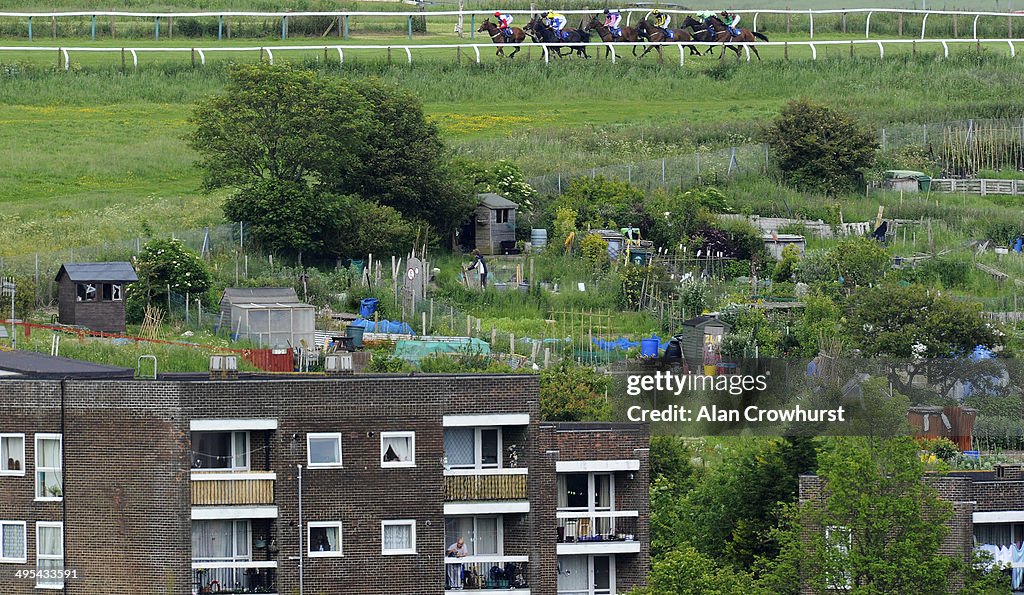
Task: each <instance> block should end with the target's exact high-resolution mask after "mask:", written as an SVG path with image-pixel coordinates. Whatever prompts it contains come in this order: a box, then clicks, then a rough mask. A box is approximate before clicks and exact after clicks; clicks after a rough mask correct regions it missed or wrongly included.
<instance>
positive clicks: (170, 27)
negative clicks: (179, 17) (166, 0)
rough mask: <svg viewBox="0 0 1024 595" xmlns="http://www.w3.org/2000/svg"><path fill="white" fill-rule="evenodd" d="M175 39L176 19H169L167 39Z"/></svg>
mask: <svg viewBox="0 0 1024 595" xmlns="http://www.w3.org/2000/svg"><path fill="white" fill-rule="evenodd" d="M172 37H174V17H171V16H169V17H167V39H170V38H172Z"/></svg>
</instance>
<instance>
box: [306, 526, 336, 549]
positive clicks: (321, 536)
mask: <svg viewBox="0 0 1024 595" xmlns="http://www.w3.org/2000/svg"><path fill="white" fill-rule="evenodd" d="M309 542H310V543H309V551H311V552H336V551H338V528H337V527H313V528H312V529H310V531H309Z"/></svg>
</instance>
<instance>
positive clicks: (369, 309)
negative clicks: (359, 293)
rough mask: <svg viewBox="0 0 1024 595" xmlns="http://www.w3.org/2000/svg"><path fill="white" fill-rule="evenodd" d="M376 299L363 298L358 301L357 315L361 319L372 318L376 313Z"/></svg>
mask: <svg viewBox="0 0 1024 595" xmlns="http://www.w3.org/2000/svg"><path fill="white" fill-rule="evenodd" d="M377 301H378V300H377V298H363V299H361V300H359V315H360V316H362V317H363V318H369V317H371V316H373V313H374V312H376V311H377Z"/></svg>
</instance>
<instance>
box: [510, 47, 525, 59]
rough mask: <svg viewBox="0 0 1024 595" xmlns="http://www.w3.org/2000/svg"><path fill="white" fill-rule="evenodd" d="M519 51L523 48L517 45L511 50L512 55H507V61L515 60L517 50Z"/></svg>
mask: <svg viewBox="0 0 1024 595" xmlns="http://www.w3.org/2000/svg"><path fill="white" fill-rule="evenodd" d="M521 49H523V46H520V45H517V46H516V49H514V50H512V53H511V54H509V55H508V58H509V60H511V59H512V58H515V57H516V53H517V52H518V51H519V50H521Z"/></svg>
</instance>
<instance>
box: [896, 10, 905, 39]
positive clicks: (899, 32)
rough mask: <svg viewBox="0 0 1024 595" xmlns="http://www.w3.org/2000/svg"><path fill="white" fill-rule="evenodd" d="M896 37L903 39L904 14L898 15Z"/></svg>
mask: <svg viewBox="0 0 1024 595" xmlns="http://www.w3.org/2000/svg"><path fill="white" fill-rule="evenodd" d="M896 35H899V36H900V37H903V13H902V12H901V13H899V14H898V15H896Z"/></svg>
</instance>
